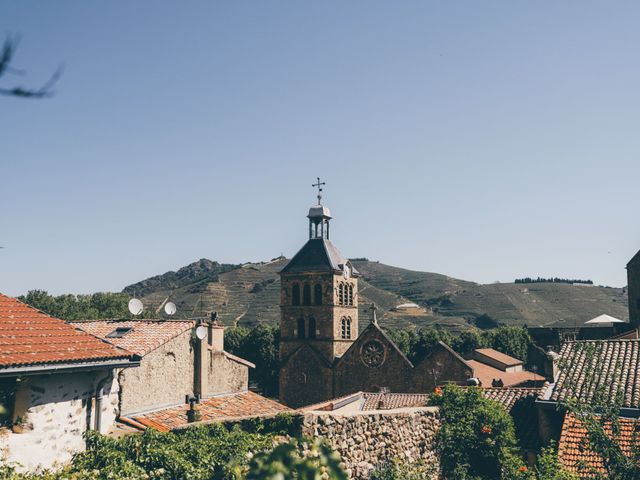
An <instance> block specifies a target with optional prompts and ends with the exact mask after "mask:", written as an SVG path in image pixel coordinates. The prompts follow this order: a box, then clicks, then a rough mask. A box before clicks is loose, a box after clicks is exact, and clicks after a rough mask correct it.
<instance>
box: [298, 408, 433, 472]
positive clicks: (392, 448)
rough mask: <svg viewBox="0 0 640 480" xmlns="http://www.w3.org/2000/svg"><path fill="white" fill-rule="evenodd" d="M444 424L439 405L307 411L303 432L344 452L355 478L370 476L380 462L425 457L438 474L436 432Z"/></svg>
mask: <svg viewBox="0 0 640 480" xmlns="http://www.w3.org/2000/svg"><path fill="white" fill-rule="evenodd" d="M439 427H440V420H439V417H438V409H437V408H433V407H423V408H406V409H399V410H394V411H393V412H390V411H384V410H378V411H365V412H357V413H352V414H343V415H339V414H334V413H331V412H327V413H319V412H313V413H306V414H305V417H304V420H303V425H302V434H303V435H305V436H308V437H318V436H319V437H324V438H326V439H327V440H328V441H329V443H330V444H331V446H332V447H333V448H334V449H335V450H336V451H338V452H339V453H340V455H341V457H342V459H343V461H344V463H345V466H346V468H347V471H348V473H349V475H350V477H351V478H354V479H366V478H368V477H369V473H370V471H371V470H372V469H373V468H374V467H375V466H376V465H380V464H383V463H384V462H385V461H389V460H393V459H396V460H399V461H400V462H401V463H413V462H417V461H423V462H425V463H426V464H428V465H431V466H433V472H434V474H433V478H434V479H435V478H438V471H439V463H438V458H437V455H436V452H435V434H436V432H437V431H438V428H439Z"/></svg>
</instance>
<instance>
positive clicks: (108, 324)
mask: <svg viewBox="0 0 640 480" xmlns="http://www.w3.org/2000/svg"><path fill="white" fill-rule="evenodd" d="M193 324H194V323H193V322H192V321H190V320H184V321H173V320H171V321H161V320H90V321H86V322H75V323H72V325H74V326H75V327H77V328H80V329H82V330H84V331H85V332H88V333H90V334H91V335H95V336H96V337H99V338H101V339H103V340H104V341H106V342H109V343H112V344H113V345H116V346H118V347H120V348H124V349H126V350H129V351H130V352H134V353H136V354H138V355H140V356H144V355H146V354H147V353H149V352H151V351H152V350H155V349H156V348H158V347H160V346H161V345H164V344H165V343H167V342H168V341H169V340H171V339H173V338H175V337H177V336H178V335H180V334H181V333H183V332H185V331H186V330H189V329H190V328H192V327H193ZM117 328H131V330H130V331H129V332H128V333H126V334H124V335H123V336H122V337H116V338H108V337H107V335H109V334H110V333H111V332H113V331H114V330H116V329H117Z"/></svg>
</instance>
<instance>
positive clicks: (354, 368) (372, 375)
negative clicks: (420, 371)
mask: <svg viewBox="0 0 640 480" xmlns="http://www.w3.org/2000/svg"><path fill="white" fill-rule="evenodd" d="M370 342H375V343H376V345H379V346H380V347H381V348H383V349H384V352H385V353H384V361H383V363H382V364H381V365H379V366H371V365H367V363H366V362H365V359H364V356H363V351H362V350H363V349H364V348H366V347H367V344H369V343H370ZM354 348H355V349H356V350H355V351H354V350H350V351H349V353H347V355H345V356H344V357H343V358H342V359H341V361H340V362H339V363H338V364H337V365H336V367H335V368H334V386H335V396H336V397H340V396H343V395H347V394H350V393H355V392H358V391H364V392H377V391H379V390H380V389H381V388H388V389H389V390H390V391H392V392H402V393H410V392H415V391H420V392H421V393H424V392H423V391H422V390H417V389H416V387H415V386H414V379H413V376H414V371H413V370H414V369H413V368H412V367H411V364H410V363H409V362H408V361H407V359H406V358H405V357H404V356H402V355H401V354H400V353H399V352H398V351H397V350H395V349H393V348H390V345H389V341H388V340H387V339H386V338H385V337H384V335H383V334H382V332H381V331H380V330H378V329H373V328H372V329H369V330H367V332H366V333H365V334H363V335H362V336H361V337H360V338H359V339H358V341H357V342H356V344H355V345H354Z"/></svg>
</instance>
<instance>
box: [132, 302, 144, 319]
mask: <svg viewBox="0 0 640 480" xmlns="http://www.w3.org/2000/svg"><path fill="white" fill-rule="evenodd" d="M143 310H144V305H143V304H142V302H141V301H140V300H138V299H137V298H132V299H131V300H129V311H130V312H131V314H132V315H140V314H141V313H142V311H143Z"/></svg>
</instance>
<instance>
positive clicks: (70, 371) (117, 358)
mask: <svg viewBox="0 0 640 480" xmlns="http://www.w3.org/2000/svg"><path fill="white" fill-rule="evenodd" d="M138 364H139V359H138V357H137V356H136V355H135V354H133V353H131V352H129V351H127V350H124V349H122V348H118V347H117V346H114V345H112V344H110V343H108V342H105V341H103V340H101V339H99V338H96V337H94V336H93V335H90V334H88V333H86V332H83V331H82V330H79V329H77V328H75V327H74V326H72V325H69V324H67V323H65V322H64V321H63V320H60V319H58V318H54V317H51V316H49V315H46V314H45V313H42V312H40V311H39V310H36V309H35V308H32V307H30V306H28V305H26V304H24V303H22V302H20V301H18V300H16V299H14V298H10V297H7V296H5V295H2V294H0V403H2V405H3V407H4V410H5V412H4V414H3V415H2V420H3V423H4V432H2V433H1V434H0V455H1V457H2V460H3V461H5V462H8V463H15V464H18V465H19V468H20V469H21V470H29V471H33V470H36V469H42V468H52V467H54V466H56V465H58V464H62V463H65V462H67V461H68V460H70V459H71V456H72V455H73V454H74V453H76V452H79V451H81V450H83V449H84V440H83V433H84V432H85V431H86V430H97V431H100V432H102V433H107V432H109V431H110V430H111V429H112V428H113V426H114V422H115V419H116V416H117V412H118V382H117V381H116V372H118V371H125V370H128V369H129V368H130V367H134V366H137V365H138Z"/></svg>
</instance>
